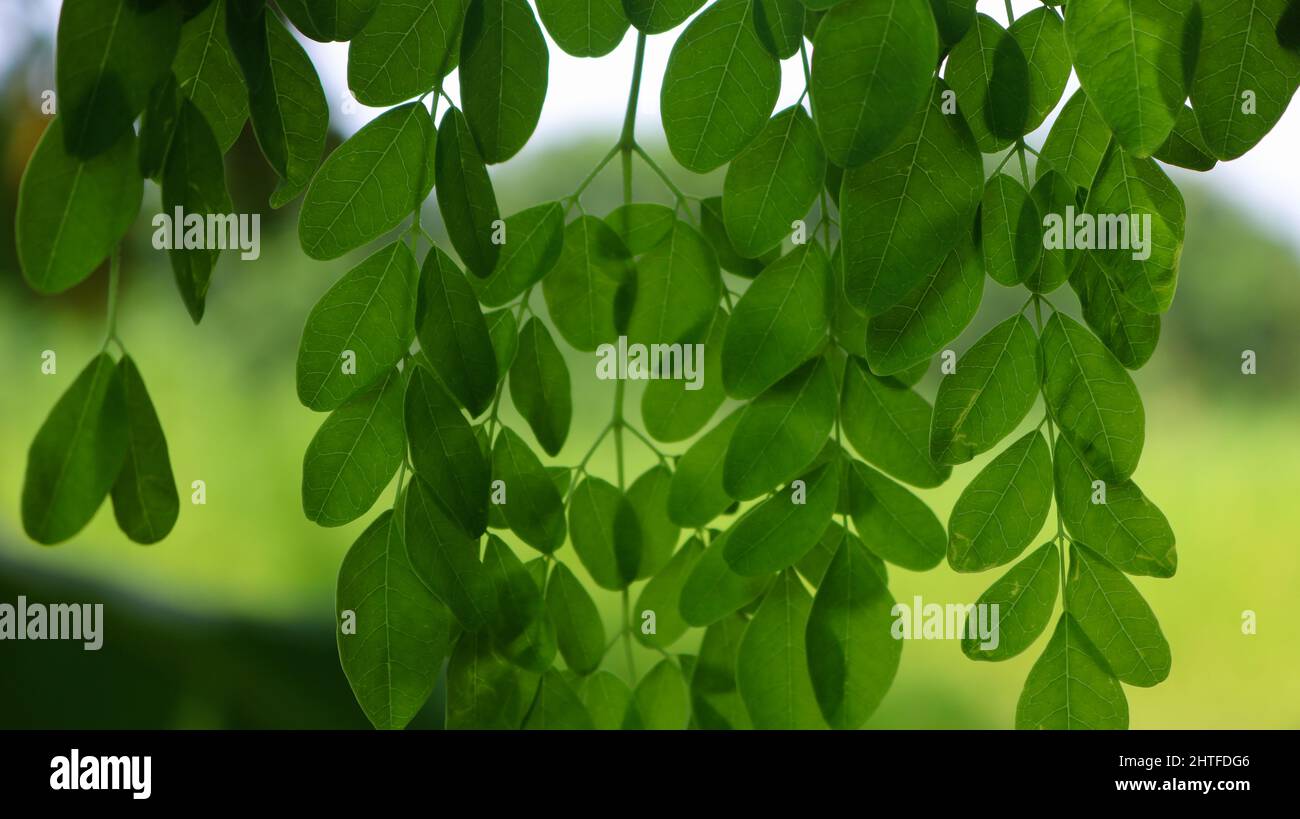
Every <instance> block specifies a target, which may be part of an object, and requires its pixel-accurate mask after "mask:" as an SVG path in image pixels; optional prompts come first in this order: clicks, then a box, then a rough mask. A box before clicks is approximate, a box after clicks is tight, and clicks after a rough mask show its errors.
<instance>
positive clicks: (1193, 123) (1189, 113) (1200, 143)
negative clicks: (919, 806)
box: [1152, 105, 1219, 171]
mask: <svg viewBox="0 0 1300 819" xmlns="http://www.w3.org/2000/svg"><path fill="white" fill-rule="evenodd" d="M1152 156H1154V157H1155V158H1156V159H1158V160H1160V161H1161V162H1164V163H1166V164H1168V165H1177V166H1178V167H1180V168H1187V169H1189V170H1193V171H1208V170H1212V169H1213V168H1214V166H1215V165H1217V164H1219V160H1217V159H1215V158H1214V156H1213V155H1212V154H1211V153H1210V147H1209V146H1208V145H1206V144H1205V138H1204V137H1202V136H1201V130H1200V125H1199V123H1198V122H1197V120H1196V112H1195V111H1193V110H1192V109H1191V108H1189V107H1187V106H1186V105H1184V106H1183V107H1182V108H1181V109H1179V111H1178V119H1177V120H1175V121H1174V130H1173V131H1171V132H1170V133H1169V139H1167V140H1165V144H1164V145H1161V146H1160V149H1159V150H1157V151H1156V152H1155V153H1154V154H1152Z"/></svg>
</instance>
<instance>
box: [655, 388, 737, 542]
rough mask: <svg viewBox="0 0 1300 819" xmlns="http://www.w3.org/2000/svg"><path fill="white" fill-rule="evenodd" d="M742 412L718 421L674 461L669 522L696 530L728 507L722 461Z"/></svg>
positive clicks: (670, 489)
mask: <svg viewBox="0 0 1300 819" xmlns="http://www.w3.org/2000/svg"><path fill="white" fill-rule="evenodd" d="M744 412H745V410H743V409H737V410H735V411H734V412H732V413H731V414H730V415H728V416H727V417H726V418H724V419H722V420H721V421H719V422H718V423H717V424H715V425H714V426H713V428H712V429H710V430H709V431H708V432H706V433H705V434H704V435H703V436H701V437H700V438H699V439H698V440H696V441H695V442H694V443H692V444H691V445H690V447H689V448H688V449H687V450H686V452H685V453H683V454H682V456H681V458H679V459H678V461H677V471H676V472H674V473H673V482H672V484H671V486H670V487H669V489H668V517H669V518H671V519H672V521H673V523H676V524H677V525H679V526H682V527H686V528H691V529H694V528H699V527H701V526H704V525H705V524H707V523H708V522H709V521H711V520H713V519H714V518H716V517H717V516H718V515H720V514H722V512H723V510H725V509H726V508H727V507H728V506H730V505H731V504H732V498H731V496H730V495H728V494H727V491H726V490H725V489H724V488H723V485H722V475H723V460H724V454H725V453H726V452H727V450H728V446H729V445H730V443H731V438H732V434H733V433H734V432H735V430H736V426H737V424H738V423H739V422H740V417H741V416H742V415H743V414H744Z"/></svg>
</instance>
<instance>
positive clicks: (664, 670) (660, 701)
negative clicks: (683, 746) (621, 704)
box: [623, 660, 691, 731]
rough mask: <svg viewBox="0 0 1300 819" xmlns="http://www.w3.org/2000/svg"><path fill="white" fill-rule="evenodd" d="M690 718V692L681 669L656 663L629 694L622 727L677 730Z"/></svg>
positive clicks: (666, 663)
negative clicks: (630, 699)
mask: <svg viewBox="0 0 1300 819" xmlns="http://www.w3.org/2000/svg"><path fill="white" fill-rule="evenodd" d="M690 718H691V702H690V692H689V690H688V689H687V687H686V678H685V677H683V676H682V670H681V669H680V668H678V667H677V664H676V663H674V662H673V661H672V660H660V661H659V662H658V664H656V665H655V667H654V668H652V669H650V671H649V672H647V673H646V675H645V676H644V677H642V678H641V682H639V683H637V686H636V690H635V691H633V692H632V702H631V704H630V705H629V706H628V711H627V718H626V719H625V720H624V723H623V727H624V728H631V729H637V730H645V731H680V730H684V729H685V728H686V723H687V722H688V721H689V720H690Z"/></svg>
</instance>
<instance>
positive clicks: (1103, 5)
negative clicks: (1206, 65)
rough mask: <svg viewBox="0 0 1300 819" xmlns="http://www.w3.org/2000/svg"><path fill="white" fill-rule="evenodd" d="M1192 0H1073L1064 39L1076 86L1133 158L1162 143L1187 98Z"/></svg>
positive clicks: (1152, 150)
mask: <svg viewBox="0 0 1300 819" xmlns="http://www.w3.org/2000/svg"><path fill="white" fill-rule="evenodd" d="M1191 8H1192V2H1191V0H1071V2H1070V7H1069V11H1068V13H1067V14H1066V20H1065V38H1066V42H1067V43H1069V46H1070V53H1071V55H1072V56H1073V57H1074V68H1075V71H1077V72H1078V75H1079V84H1080V85H1082V86H1083V90H1084V91H1086V92H1088V99H1090V100H1092V104H1093V105H1095V106H1096V107H1097V111H1098V113H1100V114H1101V116H1102V119H1104V120H1105V121H1106V124H1107V125H1109V126H1110V130H1111V131H1113V132H1114V134H1115V138H1116V139H1117V140H1119V142H1120V144H1121V145H1123V146H1124V147H1125V149H1127V150H1128V151H1131V152H1132V153H1133V154H1134V155H1135V156H1139V157H1145V156H1150V155H1151V154H1152V153H1153V152H1154V151H1155V150H1156V149H1157V148H1159V147H1160V146H1161V145H1162V144H1164V141H1165V139H1166V138H1167V137H1168V136H1169V132H1170V130H1172V129H1173V127H1174V119H1175V117H1176V116H1177V114H1178V109H1179V108H1180V107H1182V104H1183V100H1184V99H1186V98H1187V87H1186V78H1185V75H1186V66H1185V59H1186V57H1185V55H1184V53H1183V51H1184V48H1185V45H1184V43H1185V41H1186V34H1187V27H1188V25H1190V15H1189V12H1190V11H1191Z"/></svg>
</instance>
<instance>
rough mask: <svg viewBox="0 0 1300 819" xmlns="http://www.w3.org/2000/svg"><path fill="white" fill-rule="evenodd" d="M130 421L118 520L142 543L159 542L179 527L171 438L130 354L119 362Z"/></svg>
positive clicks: (116, 493)
mask: <svg viewBox="0 0 1300 819" xmlns="http://www.w3.org/2000/svg"><path fill="white" fill-rule="evenodd" d="M117 370H118V372H117V375H116V378H117V379H118V380H119V381H120V383H121V390H122V407H123V409H124V410H125V416H126V425H125V433H126V440H127V445H126V456H125V460H124V461H123V463H122V471H121V472H119V473H118V474H117V479H116V481H114V483H113V490H112V492H113V515H114V517H116V518H117V525H118V528H120V529H121V530H122V531H123V532H124V533H125V534H126V536H127V537H129V538H131V539H132V540H134V541H135V542H136V543H157V542H158V541H160V540H162V539H163V538H165V537H167V533H168V532H170V531H171V530H172V527H173V526H174V525H175V524H176V517H177V515H178V514H179V512H180V499H179V498H178V497H177V494H176V478H175V476H174V475H173V474H172V465H171V459H170V457H169V456H168V453H167V437H166V436H165V435H164V434H163V428H162V424H161V423H159V421H158V413H157V412H156V411H155V410H154V407H153V402H152V401H150V400H149V391H148V390H146V389H145V386H144V378H142V377H141V375H140V371H139V370H138V369H137V368H136V366H135V361H133V360H132V359H131V357H130V356H129V355H123V356H122V359H121V360H120V361H118V362H117Z"/></svg>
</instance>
